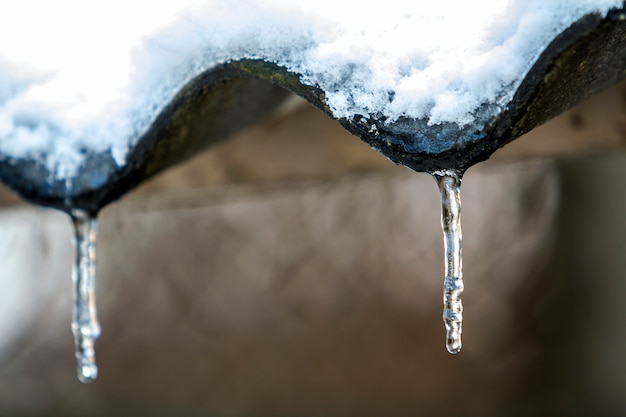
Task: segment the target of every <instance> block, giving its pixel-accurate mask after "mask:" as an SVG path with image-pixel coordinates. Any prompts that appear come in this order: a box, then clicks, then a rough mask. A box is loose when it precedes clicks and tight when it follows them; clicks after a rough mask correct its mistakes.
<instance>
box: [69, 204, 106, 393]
mask: <svg viewBox="0 0 626 417" xmlns="http://www.w3.org/2000/svg"><path fill="white" fill-rule="evenodd" d="M71 217H72V222H73V223H74V247H75V249H76V261H75V263H74V268H73V270H72V282H73V284H74V311H73V315H72V333H74V342H75V345H76V360H77V362H78V363H77V365H78V379H79V380H80V381H81V382H84V383H87V382H92V381H93V380H95V379H96V378H97V377H98V366H97V365H96V352H95V349H94V342H95V341H96V339H97V338H98V337H99V336H100V323H98V318H97V314H96V294H95V290H96V232H97V227H98V221H97V220H96V218H95V217H94V216H92V215H91V214H89V213H87V212H85V211H83V210H73V211H72V213H71Z"/></svg>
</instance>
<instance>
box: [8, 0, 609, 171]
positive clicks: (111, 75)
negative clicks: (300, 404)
mask: <svg viewBox="0 0 626 417" xmlns="http://www.w3.org/2000/svg"><path fill="white" fill-rule="evenodd" d="M621 5H622V1H621V0H510V1H504V0H477V1H467V0H448V1H437V2H434V1H406V0H385V1H381V2H379V3H363V2H358V1H347V0H343V1H342V0H309V1H305V0H240V1H229V0H218V1H197V0H178V1H176V2H172V1H169V0H163V1H154V0H152V1H133V0H124V1H120V0H108V1H106V2H105V1H100V2H86V1H80V0H76V1H71V0H58V1H54V2H53V1H48V0H39V1H36V0H21V1H19V2H10V3H6V4H5V5H3V6H0V153H2V154H4V155H8V156H12V157H17V158H21V157H28V158H34V159H37V160H40V161H42V163H45V164H46V166H47V168H48V170H49V171H50V173H51V174H52V175H53V176H54V177H56V178H58V179H63V178H68V177H70V176H72V175H74V174H75V173H76V170H77V169H78V168H79V167H80V165H81V163H82V160H83V154H84V153H85V152H110V153H111V155H112V156H113V157H114V159H115V161H116V163H117V164H119V165H123V164H124V162H125V158H126V156H127V153H128V150H129V148H130V147H132V146H133V145H134V142H135V141H136V140H137V139H138V138H139V137H140V136H141V134H142V133H143V132H145V130H146V129H147V128H148V127H149V126H150V124H151V122H152V121H153V120H154V118H155V117H156V115H158V113H159V112H160V110H162V109H163V107H164V106H165V105H166V104H167V103H168V102H169V101H170V100H171V99H172V98H173V96H174V95H175V94H176V93H177V92H178V91H179V90H180V88H181V87H182V86H183V85H184V84H185V83H186V82H188V81H189V80H190V79H192V78H193V77H194V76H196V75H198V74H199V73H201V72H203V71H204V70H206V69H209V68H211V67H213V66H215V65H218V64H220V63H224V62H227V61H229V60H236V59H241V58H262V59H265V60H268V61H272V62H275V63H277V64H279V65H282V66H284V67H286V68H287V69H289V70H291V71H294V72H296V73H298V74H301V81H302V82H304V83H306V84H309V85H315V86H319V87H320V88H321V89H322V90H324V91H325V93H326V98H327V102H328V105H329V106H330V108H331V110H332V112H333V115H334V116H335V117H336V118H351V117H353V116H354V115H357V114H363V115H368V114H374V115H380V116H384V117H386V118H387V120H388V122H393V121H394V120H397V118H399V117H401V116H406V117H411V118H426V119H428V122H429V123H430V124H438V123H442V122H452V123H457V124H459V125H460V126H463V125H466V124H470V123H472V122H473V121H474V112H475V111H476V110H477V109H478V108H479V106H481V104H485V103H488V104H496V105H500V104H505V103H506V102H507V101H508V100H510V99H511V97H512V95H513V94H514V92H515V90H516V88H517V87H518V86H519V83H520V82H521V80H522V79H523V78H524V76H525V74H526V73H527V72H528V70H529V69H530V68H531V66H532V64H533V62H534V61H535V60H536V58H537V57H538V56H539V54H540V53H541V52H542V51H543V50H544V49H545V47H546V46H547V45H548V44H549V43H550V42H551V41H552V40H553V39H554V37H555V36H556V35H558V34H559V33H560V32H562V31H563V30H565V29H566V28H567V27H568V26H570V25H571V24H572V23H573V22H575V21H576V20H578V19H580V18H581V17H582V16H584V15H586V14H589V13H599V14H602V15H606V13H607V12H608V11H609V10H610V9H611V8H615V7H620V6H621ZM391 96H392V97H393V100H390V97H391Z"/></svg>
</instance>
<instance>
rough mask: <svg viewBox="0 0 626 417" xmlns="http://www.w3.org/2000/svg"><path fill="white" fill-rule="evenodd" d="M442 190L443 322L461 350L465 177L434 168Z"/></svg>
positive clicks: (452, 344)
mask: <svg viewBox="0 0 626 417" xmlns="http://www.w3.org/2000/svg"><path fill="white" fill-rule="evenodd" d="M432 175H433V177H434V178H435V180H436V181H437V183H438V185H439V190H440V192H441V228H442V229H443V238H444V248H445V281H444V287H443V322H444V323H445V326H446V348H447V349H448V352H450V353H452V354H455V353H459V352H460V351H461V346H462V343H461V333H462V332H463V303H462V301H461V296H462V294H463V288H464V284H463V272H462V268H463V236H462V233H461V193H460V191H461V177H462V173H460V172H458V171H454V170H445V171H437V172H434V173H433V174H432Z"/></svg>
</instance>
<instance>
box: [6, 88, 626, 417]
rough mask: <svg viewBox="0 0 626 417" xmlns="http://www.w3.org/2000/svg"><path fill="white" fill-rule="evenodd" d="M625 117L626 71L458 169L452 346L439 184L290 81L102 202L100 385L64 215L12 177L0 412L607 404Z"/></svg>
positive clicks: (572, 410)
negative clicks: (110, 201)
mask: <svg viewBox="0 0 626 417" xmlns="http://www.w3.org/2000/svg"><path fill="white" fill-rule="evenodd" d="M625 116H626V84H622V85H617V86H615V87H613V88H611V89H610V90H608V91H606V92H604V93H602V94H600V95H598V96H596V97H593V98H592V99H590V100H589V101H587V102H586V103H583V104H582V105H580V106H579V107H577V108H575V109H573V110H571V111H570V112H568V113H566V114H564V115H562V116H561V117H560V118H558V119H555V120H554V121H552V122H550V123H548V124H546V125H544V126H542V127H539V128H537V129H535V130H534V131H533V132H531V133H530V134H528V135H526V137H523V138H520V139H519V140H517V141H515V142H514V143H512V144H510V145H508V146H507V147H505V148H504V149H502V150H501V151H499V152H498V153H497V154H496V155H495V156H494V158H493V160H492V161H490V162H488V163H484V164H481V165H479V166H477V167H474V168H472V169H471V170H470V171H469V172H468V174H467V175H466V177H465V180H464V184H463V190H462V194H463V232H464V238H465V239H464V256H465V258H464V274H465V278H466V292H465V295H464V304H465V308H466V310H465V325H464V348H463V351H462V353H461V354H460V355H457V356H451V355H449V354H448V353H447V352H446V350H445V347H444V329H443V323H442V321H441V310H442V306H441V293H442V282H443V259H442V257H443V241H442V237H441V231H440V227H439V211H440V207H439V196H438V192H437V187H436V185H435V182H434V181H433V180H432V179H430V178H429V177H428V176H426V175H424V174H415V173H412V172H409V171H408V170H406V169H404V168H401V167H396V166H394V165H393V164H391V163H390V162H389V161H387V160H386V159H385V158H384V157H382V156H381V155H379V154H378V153H376V152H374V151H372V150H371V149H369V148H368V147H367V146H366V145H364V144H363V143H361V142H360V141H359V140H358V139H356V138H355V137H352V136H350V135H349V134H347V133H346V132H345V131H343V130H342V129H341V127H340V126H339V125H338V123H336V122H333V121H332V120H330V119H327V118H326V117H325V116H324V115H322V114H321V113H319V112H318V111H317V110H315V109H313V108H310V107H309V106H308V105H305V104H303V103H302V102H301V101H299V100H298V99H293V100H292V101H290V102H289V103H288V104H286V105H285V106H284V107H283V108H282V109H281V110H280V111H279V112H278V113H277V114H276V115H275V117H274V118H273V119H271V120H269V121H267V122H266V123H263V124H261V125H258V126H256V127H254V128H252V129H249V130H247V131H245V132H242V133H241V134H240V135H238V136H237V137H236V138H233V139H231V140H229V141H227V142H225V143H223V144H222V145H220V146H217V147H215V148H213V149H211V150H209V151H208V152H206V153H204V154H202V155H198V156H197V157H196V158H195V159H194V160H192V161H189V162H187V163H185V164H183V165H181V166H179V167H176V168H175V169H172V170H170V171H169V172H167V173H165V174H163V175H162V176H160V177H159V178H156V179H155V180H153V181H151V182H150V183H147V184H145V185H144V186H142V187H141V188H140V189H139V190H137V191H136V192H134V193H133V194H131V195H129V196H127V197H126V198H125V199H123V200H122V201H120V202H119V203H116V204H114V205H112V206H110V207H108V208H107V209H105V210H104V212H103V213H102V216H101V225H100V239H99V248H98V255H99V266H98V273H99V281H98V299H99V313H100V321H101V324H102V327H103V335H102V337H101V338H100V340H99V341H98V343H97V349H98V351H97V357H98V361H99V364H100V377H99V379H98V381H97V382H96V383H95V384H91V385H88V386H83V385H82V384H80V383H79V382H78V381H77V380H76V377H75V369H74V366H75V365H74V358H73V340H72V336H71V332H70V329H69V321H70V311H71V290H70V263H71V259H72V253H71V246H70V244H69V238H70V225H69V221H68V219H66V217H65V216H64V215H62V214H60V213H57V212H53V211H50V210H45V209H38V208H33V207H28V206H24V205H21V204H20V203H19V201H17V200H16V199H15V198H14V197H11V196H10V195H6V196H3V200H2V201H3V204H4V207H5V208H4V209H3V210H2V211H0V230H2V237H1V241H0V259H2V262H1V268H2V273H1V274H0V281H1V283H0V288H2V291H1V292H0V415H141V414H148V415H187V416H189V415H216V416H293V415H298V416H413V415H431V416H437V415H446V416H448V415H451V416H511V415H607V416H612V415H622V414H624V413H626V405H625V404H624V400H623V398H624V395H625V394H626V388H624V387H626V381H625V379H626V377H624V375H626V373H625V372H624V371H625V370H626V369H625V366H624V362H623V360H622V359H621V356H622V352H624V351H625V348H626V331H625V330H624V328H623V325H622V318H623V317H624V316H625V315H626V311H625V310H624V308H623V307H622V305H621V304H622V302H621V301H622V300H623V299H624V295H626V292H625V287H626V284H624V280H623V279H622V276H623V275H624V274H625V272H626V265H625V264H624V262H623V260H622V259H623V255H622V254H623V253H624V249H625V246H626V241H625V239H624V237H623V236H625V235H626V223H625V222H624V221H623V220H622V213H624V212H625V210H626V200H625V199H624V195H625V191H626V189H625V187H624V185H623V181H622V178H623V176H624V174H625V173H626V159H625V157H624V155H623V154H622V149H623V147H622V143H624V141H625V140H626V117H625ZM553 156H558V159H556V160H549V159H546V158H547V157H553Z"/></svg>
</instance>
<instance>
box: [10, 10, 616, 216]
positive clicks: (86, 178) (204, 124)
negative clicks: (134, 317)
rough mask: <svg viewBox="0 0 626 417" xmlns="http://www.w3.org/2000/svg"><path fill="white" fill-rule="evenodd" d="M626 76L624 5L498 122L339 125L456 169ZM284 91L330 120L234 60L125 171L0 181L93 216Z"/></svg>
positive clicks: (42, 173) (291, 83)
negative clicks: (64, 179)
mask: <svg viewBox="0 0 626 417" xmlns="http://www.w3.org/2000/svg"><path fill="white" fill-rule="evenodd" d="M625 76H626V3H625V4H624V5H623V6H622V8H621V9H619V10H614V11H613V12H611V13H610V14H609V15H608V16H607V17H606V18H602V17H601V16H599V15H587V16H585V17H584V18H582V19H580V20H579V21H578V22H576V23H575V24H574V25H572V26H571V27H570V28H569V29H567V30H566V31H565V32H563V33H561V34H560V35H559V36H558V37H557V38H556V39H555V40H554V41H553V42H552V43H551V44H550V45H549V46H548V48H547V49H546V50H545V51H544V52H543V53H542V54H541V56H540V57H539V59H538V60H537V61H536V62H535V63H534V65H533V67H532V69H531V71H530V72H529V73H528V75H527V76H526V77H525V79H524V80H523V82H522V84H521V86H520V87H519V88H518V90H517V91H516V93H515V96H514V98H513V100H512V101H511V102H510V103H509V104H508V105H507V106H506V108H505V109H504V111H501V112H499V113H498V114H497V116H489V115H490V114H493V112H491V111H488V110H492V109H483V110H485V111H484V112H482V115H481V112H479V114H478V115H477V119H478V121H479V124H478V127H477V126H476V125H474V126H471V127H462V128H461V127H459V126H458V125H457V124H455V123H444V124H440V125H433V126H429V125H428V121H427V120H421V119H420V120H418V119H408V118H404V119H399V120H397V121H396V122H393V123H385V120H384V118H382V117H380V116H377V115H363V117H355V118H354V119H352V120H346V119H340V120H339V122H340V123H341V125H342V126H343V127H344V128H346V129H347V130H348V131H350V132H351V133H353V134H355V135H356V136H358V137H359V138H361V139H362V140H364V141H365V142H367V143H368V144H369V145H371V146H372V147H373V148H375V149H377V150H379V151H381V152H382V153H383V154H385V155H386V156H387V157H389V158H390V159H391V160H393V161H395V162H397V163H399V164H403V165H406V166H408V167H410V168H412V169H414V170H417V171H426V172H432V171H435V170H439V169H449V168H454V169H457V170H460V171H463V170H465V169H467V168H468V167H470V166H471V165H473V164H475V163H477V162H480V161H483V160H485V159H487V158H488V157H489V156H490V155H491V154H492V153H493V152H494V151H495V150H496V149H498V148H499V147H501V146H504V145H505V144H506V143H508V142H510V141H512V140H514V139H516V138H517V137H519V136H521V135H522V134H524V133H525V132H527V131H529V130H531V129H533V128H534V127H535V126H537V125H539V124H541V123H543V122H545V121H547V120H549V119H550V118H552V117H554V116H556V115H558V114H560V113H561V112H563V111H565V110H567V109H569V108H570V107H572V106H573V105H575V104H576V103H578V102H580V101H582V100H583V99H584V98H586V97H588V96H589V95H591V94H593V93H595V92H597V91H599V90H601V89H602V88H604V87H607V86H608V85H610V84H612V83H615V82H617V81H619V80H621V79H623V78H625ZM287 90H290V91H293V92H295V93H296V94H298V95H300V96H302V97H304V98H305V99H306V100H307V101H309V102H310V103H311V104H313V105H314V106H316V107H317V108H319V109H320V110H322V111H323V112H324V113H326V114H328V115H329V116H331V117H332V114H331V111H330V109H329V108H328V107H327V106H326V104H325V99H324V93H323V92H322V91H321V90H320V89H318V88H315V87H310V86H306V85H303V84H302V83H301V82H300V81H299V76H298V74H294V73H289V72H288V71H286V70H285V69H284V68H281V67H279V66H277V65H275V64H272V63H268V62H264V61H259V60H244V61H235V62H230V63H227V64H224V65H222V66H219V67H216V68H213V69H210V70H208V71H207V72H205V73H203V74H201V75H200V76H198V77H196V78H195V79H194V80H192V81H191V82H190V83H189V84H187V85H186V86H185V87H184V88H183V89H182V91H180V92H179V93H178V95H177V96H176V97H175V99H174V100H173V101H172V102H171V103H170V104H169V105H168V106H167V107H166V108H165V110H164V111H163V112H161V114H160V115H159V116H158V118H157V119H156V121H155V122H154V123H153V124H152V125H151V126H150V128H149V129H148V130H147V132H146V133H145V134H143V135H142V136H141V138H140V139H139V141H138V143H137V145H136V146H135V147H134V148H133V149H132V150H131V152H130V155H129V157H128V159H127V161H128V163H127V164H126V165H125V166H123V167H121V168H119V167H117V165H116V164H115V162H114V160H113V158H112V157H111V155H110V154H109V153H104V154H90V155H86V158H87V161H88V163H87V164H85V165H84V168H82V171H81V172H80V174H79V175H78V176H77V177H76V178H75V179H73V180H72V181H60V180H54V179H52V180H51V179H50V175H49V173H48V172H47V170H46V169H45V167H44V166H43V165H42V164H41V163H40V162H38V161H34V160H15V159H10V158H8V157H6V156H2V155H0V180H2V182H4V183H5V184H7V185H8V186H9V187H11V188H12V189H14V190H15V191H16V192H18V193H19V194H20V195H22V196H23V197H24V198H26V199H27V200H29V201H31V202H34V203H37V204H42V205H47V206H52V207H56V208H59V209H62V210H66V211H68V210H69V209H70V208H72V207H74V208H76V207H77V208H81V209H84V210H88V211H90V212H93V213H95V212H97V211H98V210H99V209H100V208H101V207H103V206H104V205H106V204H108V203H109V202H111V201H113V200H115V199H117V198H119V197H120V196H122V195H123V194H125V193H126V192H128V191H130V190H131V189H133V188H134V187H135V186H137V185H138V184H139V183H141V182H142V181H144V180H145V179H147V178H149V177H151V176H153V175H154V174H156V173H158V172H159V171H161V170H163V169H165V168H167V167H169V166H171V165H173V164H175V163H177V162H180V161H182V160H184V159H186V158H188V157H189V156H191V155H193V154H194V153H196V152H198V151H199V150H201V149H203V148H206V147H208V146H210V145H212V144H214V143H216V142H218V141H220V140H223V139H225V138H227V137H228V136H229V135H231V134H232V133H233V132H234V131H236V130H239V129H241V128H242V127H244V126H246V125H250V124H252V123H254V122H256V121H257V120H259V119H260V118H262V117H264V116H267V115H268V114H270V113H271V112H272V110H273V109H274V108H275V107H276V106H277V105H278V104H280V102H281V101H282V100H283V99H284V98H285V97H286V95H287V93H288V91H287ZM372 126H375V127H376V128H375V129H372Z"/></svg>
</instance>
